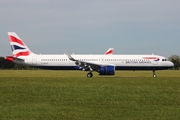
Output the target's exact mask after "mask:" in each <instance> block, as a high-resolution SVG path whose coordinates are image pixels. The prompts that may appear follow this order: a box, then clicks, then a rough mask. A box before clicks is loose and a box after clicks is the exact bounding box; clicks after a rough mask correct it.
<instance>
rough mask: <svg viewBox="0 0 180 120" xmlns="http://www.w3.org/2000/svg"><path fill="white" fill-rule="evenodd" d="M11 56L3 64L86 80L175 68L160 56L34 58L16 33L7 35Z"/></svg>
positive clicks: (50, 55)
mask: <svg viewBox="0 0 180 120" xmlns="http://www.w3.org/2000/svg"><path fill="white" fill-rule="evenodd" d="M8 36H9V39H10V45H11V49H12V56H6V60H9V61H11V62H15V63H19V64H25V65H29V66H32V67H37V68H43V69H50V70H82V71H88V73H87V77H88V78H91V77H93V73H92V72H94V71H95V72H98V73H99V75H115V71H116V70H152V71H153V77H156V73H155V71H156V70H164V69H169V68H172V67H173V66H174V64H173V63H172V62H170V61H168V60H167V59H166V58H165V57H163V56H160V55H154V54H152V55H119V54H116V55H98V54H95V55H88V54H77V55H74V54H69V52H67V51H65V52H66V54H35V53H33V52H32V51H31V50H30V49H29V48H28V47H27V46H26V44H25V43H24V42H23V41H22V40H21V39H20V38H19V36H18V35H17V34H16V33H15V32H8Z"/></svg>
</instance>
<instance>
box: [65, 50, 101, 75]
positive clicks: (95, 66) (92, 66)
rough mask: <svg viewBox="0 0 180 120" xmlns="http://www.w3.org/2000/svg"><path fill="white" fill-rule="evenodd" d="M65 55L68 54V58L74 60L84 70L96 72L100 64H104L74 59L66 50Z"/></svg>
mask: <svg viewBox="0 0 180 120" xmlns="http://www.w3.org/2000/svg"><path fill="white" fill-rule="evenodd" d="M66 55H67V56H68V58H69V60H71V61H74V62H75V64H76V65H77V66H79V69H82V70H84V71H97V72H98V71H99V69H100V68H101V66H104V65H102V64H96V63H91V62H85V61H80V60H76V59H74V58H73V57H72V56H71V55H70V54H69V53H68V52H67V51H66Z"/></svg>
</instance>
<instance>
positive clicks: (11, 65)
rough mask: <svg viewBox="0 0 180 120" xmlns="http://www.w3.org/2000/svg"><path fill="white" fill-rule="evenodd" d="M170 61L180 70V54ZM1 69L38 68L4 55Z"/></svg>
mask: <svg viewBox="0 0 180 120" xmlns="http://www.w3.org/2000/svg"><path fill="white" fill-rule="evenodd" d="M168 60H169V61H171V62H173V63H174V67H173V68H172V69H174V70H179V69H180V56H179V55H171V56H170V57H169V58H168ZM0 69H14V70H17V69H18V70H31V69H36V68H32V67H29V66H27V65H22V64H16V63H13V62H10V61H7V60H5V59H4V57H0Z"/></svg>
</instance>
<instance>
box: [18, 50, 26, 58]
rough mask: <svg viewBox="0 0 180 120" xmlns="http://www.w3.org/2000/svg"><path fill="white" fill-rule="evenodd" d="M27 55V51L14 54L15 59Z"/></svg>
mask: <svg viewBox="0 0 180 120" xmlns="http://www.w3.org/2000/svg"><path fill="white" fill-rule="evenodd" d="M28 55H29V51H27V52H19V53H17V54H15V57H16V58H17V57H19V56H28Z"/></svg>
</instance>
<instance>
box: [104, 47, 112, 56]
mask: <svg viewBox="0 0 180 120" xmlns="http://www.w3.org/2000/svg"><path fill="white" fill-rule="evenodd" d="M113 51H114V48H109V49H108V50H107V51H106V52H105V55H112V54H113Z"/></svg>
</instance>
